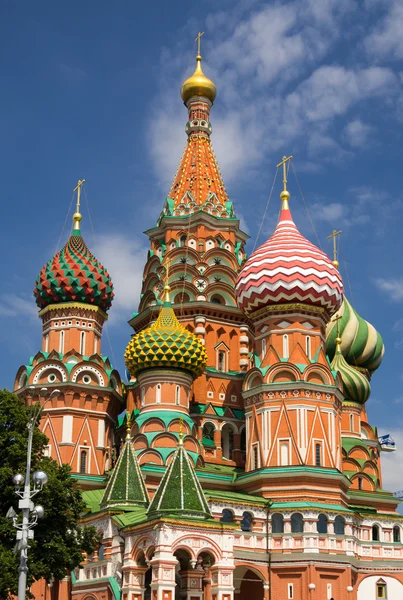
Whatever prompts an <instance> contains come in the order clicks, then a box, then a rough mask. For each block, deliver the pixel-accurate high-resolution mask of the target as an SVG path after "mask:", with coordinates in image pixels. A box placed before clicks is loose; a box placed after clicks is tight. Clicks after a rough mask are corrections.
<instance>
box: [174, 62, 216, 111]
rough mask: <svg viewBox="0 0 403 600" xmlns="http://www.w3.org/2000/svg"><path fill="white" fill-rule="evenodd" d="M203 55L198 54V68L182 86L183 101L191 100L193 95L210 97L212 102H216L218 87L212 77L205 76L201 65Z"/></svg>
mask: <svg viewBox="0 0 403 600" xmlns="http://www.w3.org/2000/svg"><path fill="white" fill-rule="evenodd" d="M201 61H202V57H201V55H200V54H198V55H197V56H196V69H195V72H194V73H193V75H192V76H191V77H189V78H188V79H186V81H184V83H183V85H182V87H181V96H182V100H183V102H184V103H185V104H186V102H187V101H188V100H189V98H192V97H193V96H202V97H203V98H208V99H209V100H210V102H211V103H213V102H214V100H215V97H216V95H217V88H216V86H215V84H214V82H213V81H211V79H209V78H208V77H206V76H205V74H204V73H203V70H202V67H201Z"/></svg>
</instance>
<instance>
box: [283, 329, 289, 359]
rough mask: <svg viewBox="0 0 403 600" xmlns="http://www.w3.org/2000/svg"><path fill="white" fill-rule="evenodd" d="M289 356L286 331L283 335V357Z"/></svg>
mask: <svg viewBox="0 0 403 600" xmlns="http://www.w3.org/2000/svg"><path fill="white" fill-rule="evenodd" d="M289 356H290V344H289V339H288V333H285V334H284V335H283V358H289Z"/></svg>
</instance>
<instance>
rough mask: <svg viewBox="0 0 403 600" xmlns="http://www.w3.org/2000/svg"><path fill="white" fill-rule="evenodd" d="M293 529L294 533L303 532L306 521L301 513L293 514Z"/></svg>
mask: <svg viewBox="0 0 403 600" xmlns="http://www.w3.org/2000/svg"><path fill="white" fill-rule="evenodd" d="M291 531H292V533H303V531H304V521H303V518H302V515H301V513H294V514H293V515H291Z"/></svg>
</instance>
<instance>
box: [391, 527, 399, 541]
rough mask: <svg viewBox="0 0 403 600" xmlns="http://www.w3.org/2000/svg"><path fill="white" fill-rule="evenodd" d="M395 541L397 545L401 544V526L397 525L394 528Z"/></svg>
mask: <svg viewBox="0 0 403 600" xmlns="http://www.w3.org/2000/svg"><path fill="white" fill-rule="evenodd" d="M393 541H394V542H395V543H400V527H399V525H395V526H394V528H393Z"/></svg>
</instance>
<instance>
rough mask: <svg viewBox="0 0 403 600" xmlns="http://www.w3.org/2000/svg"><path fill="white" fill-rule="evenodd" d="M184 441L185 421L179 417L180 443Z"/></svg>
mask: <svg viewBox="0 0 403 600" xmlns="http://www.w3.org/2000/svg"><path fill="white" fill-rule="evenodd" d="M182 440H183V419H182V417H179V441H180V443H182Z"/></svg>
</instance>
